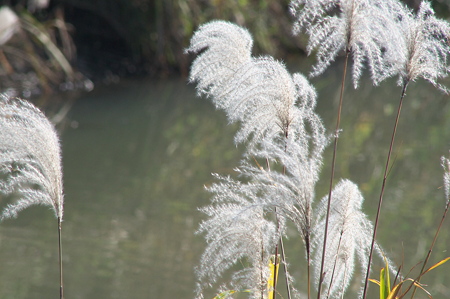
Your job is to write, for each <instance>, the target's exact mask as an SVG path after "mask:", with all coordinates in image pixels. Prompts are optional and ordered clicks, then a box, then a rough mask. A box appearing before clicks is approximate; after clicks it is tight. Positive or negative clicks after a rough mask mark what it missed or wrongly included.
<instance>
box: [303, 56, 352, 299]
mask: <svg viewBox="0 0 450 299" xmlns="http://www.w3.org/2000/svg"><path fill="white" fill-rule="evenodd" d="M349 56H350V50H348V49H347V50H346V52H345V62H344V73H343V75H342V81H341V92H340V96H339V107H338V114H337V120H336V129H335V131H334V144H333V158H332V162H331V176H330V189H329V193H328V204H327V216H326V220H325V233H324V237H323V249H322V261H321V264H320V277H319V286H318V288H317V299H320V296H321V288H322V282H323V268H324V264H325V252H326V247H327V234H328V220H329V218H330V206H331V195H332V190H333V180H334V171H335V166H336V152H337V145H338V139H339V136H338V135H339V130H340V129H339V128H340V124H341V112H342V103H343V99H344V88H345V78H346V76H347V66H348V58H349ZM308 289H309V287H308ZM308 298H309V296H308Z"/></svg>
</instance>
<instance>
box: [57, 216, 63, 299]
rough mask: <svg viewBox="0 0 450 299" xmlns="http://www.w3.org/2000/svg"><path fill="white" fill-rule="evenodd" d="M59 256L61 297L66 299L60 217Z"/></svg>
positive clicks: (59, 219)
mask: <svg viewBox="0 0 450 299" xmlns="http://www.w3.org/2000/svg"><path fill="white" fill-rule="evenodd" d="M58 252H59V254H58V256H59V298H60V299H64V281H63V263H62V242H61V218H60V217H58Z"/></svg>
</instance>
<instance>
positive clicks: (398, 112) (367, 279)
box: [363, 81, 409, 299]
mask: <svg viewBox="0 0 450 299" xmlns="http://www.w3.org/2000/svg"><path fill="white" fill-rule="evenodd" d="M408 83H409V81H405V83H404V84H403V89H402V95H401V97H400V102H399V104H398V109H397V116H396V117H395V124H394V129H393V131H392V136H391V143H390V145H389V152H388V155H387V159H386V166H385V168H384V176H383V183H382V185H381V192H380V199H379V201H378V209H377V216H376V217H375V224H374V227H373V236H372V245H371V246H370V253H369V262H368V265H367V272H366V279H365V282H364V291H363V299H365V298H366V296H367V287H368V286H369V273H370V265H371V263H372V255H373V249H374V247H375V239H376V237H377V228H378V221H379V218H380V211H381V204H382V203H383V195H384V190H385V187H386V179H387V174H388V171H389V162H390V160H391V154H392V149H393V147H394V142H395V135H396V133H397V127H398V121H399V118H400V113H401V111H402V105H403V99H404V98H405V93H406V88H407V87H408Z"/></svg>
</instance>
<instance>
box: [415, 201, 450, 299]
mask: <svg viewBox="0 0 450 299" xmlns="http://www.w3.org/2000/svg"><path fill="white" fill-rule="evenodd" d="M449 205H450V201H448V200H447V205H446V206H445V210H444V214H443V215H442V219H441V222H440V223H439V226H438V228H437V230H436V233H435V234H434V238H433V242H431V246H430V249H429V250H428V254H427V257H426V258H425V261H424V262H423V265H422V269H421V270H420V273H419V276H418V277H417V278H416V280H415V281H414V283H412V284H411V285H410V286H409V287H408V290H409V289H410V288H411V287H412V286H413V285H414V290H413V293H412V295H411V299H413V298H414V296H415V294H416V291H417V286H416V285H415V282H418V283H419V282H420V279H421V278H422V275H423V274H424V271H425V266H426V265H427V263H428V260H429V259H430V256H431V252H433V248H434V245H435V244H436V240H437V237H438V235H439V232H440V230H441V227H442V224H443V223H444V220H445V218H446V217H447V212H448V208H449Z"/></svg>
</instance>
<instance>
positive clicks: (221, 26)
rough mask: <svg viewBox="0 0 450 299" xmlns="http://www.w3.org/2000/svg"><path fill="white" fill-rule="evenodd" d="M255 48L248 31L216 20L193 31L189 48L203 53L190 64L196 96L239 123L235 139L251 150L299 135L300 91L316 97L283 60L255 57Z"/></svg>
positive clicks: (231, 120) (189, 50)
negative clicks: (264, 142) (275, 139)
mask: <svg viewBox="0 0 450 299" xmlns="http://www.w3.org/2000/svg"><path fill="white" fill-rule="evenodd" d="M252 44H253V40H252V38H251V35H250V33H249V32H248V31H247V30H246V29H243V28H241V27H239V26H237V25H234V24H232V23H229V22H225V21H212V22H209V23H207V24H205V25H202V26H201V27H200V28H199V29H198V30H197V31H196V32H195V34H194V36H193V37H192V39H191V44H190V47H189V48H188V49H187V50H186V52H191V53H200V52H201V53H200V54H199V55H198V57H197V58H196V59H195V60H194V62H193V63H192V67H191V72H190V77H189V79H190V81H191V82H197V91H198V93H199V94H200V95H206V96H208V97H209V98H211V100H212V102H213V103H214V104H215V106H216V107H217V108H219V109H223V110H224V111H225V113H226V114H227V116H228V119H229V121H230V122H240V123H241V129H240V131H239V132H238V133H237V134H236V137H235V141H236V143H241V142H244V141H246V140H249V146H250V147H252V146H254V145H256V144H257V143H258V142H259V141H261V140H262V139H264V138H269V139H270V138H273V137H276V136H277V135H280V134H281V135H283V136H287V135H288V134H296V132H295V130H296V127H297V123H298V122H301V120H299V118H301V117H302V116H301V115H298V110H296V109H295V104H296V101H297V98H298V97H297V96H298V90H299V89H301V92H302V94H303V95H304V96H306V97H311V96H312V95H313V96H314V97H315V91H314V88H313V87H312V86H311V85H309V84H308V83H307V82H306V80H303V81H302V80H301V79H295V77H294V78H293V77H292V76H291V75H290V74H289V72H288V71H287V70H286V68H285V66H284V65H283V64H282V63H281V62H278V61H276V60H274V59H273V58H271V57H258V58H255V57H252V56H251V47H252ZM298 78H300V75H298ZM299 84H300V85H301V86H300V85H299Z"/></svg>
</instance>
